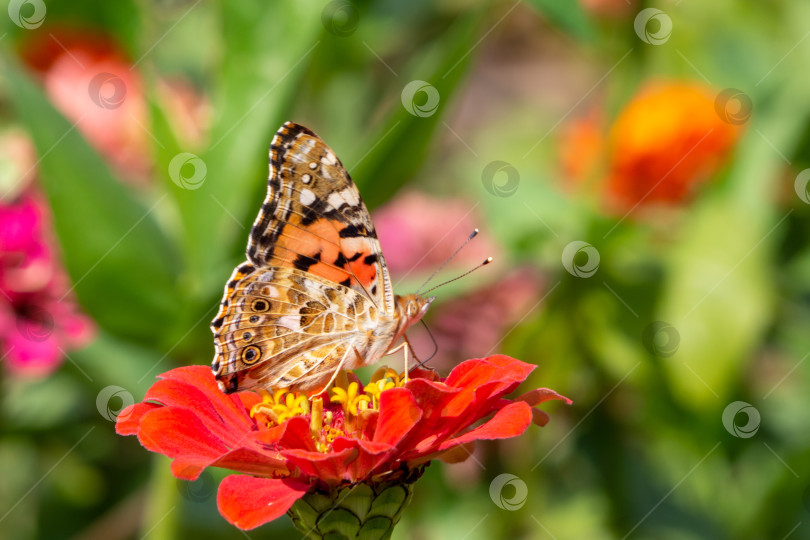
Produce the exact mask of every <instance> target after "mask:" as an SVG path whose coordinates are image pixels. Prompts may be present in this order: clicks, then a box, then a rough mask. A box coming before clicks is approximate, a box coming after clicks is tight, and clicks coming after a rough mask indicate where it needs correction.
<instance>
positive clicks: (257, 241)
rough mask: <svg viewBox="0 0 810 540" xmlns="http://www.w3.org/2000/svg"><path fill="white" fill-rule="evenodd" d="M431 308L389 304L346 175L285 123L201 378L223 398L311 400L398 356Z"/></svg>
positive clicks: (377, 255) (421, 303)
mask: <svg viewBox="0 0 810 540" xmlns="http://www.w3.org/2000/svg"><path fill="white" fill-rule="evenodd" d="M432 300H433V299H432V298H424V297H422V296H420V295H418V294H413V295H408V296H398V295H395V294H394V291H393V288H392V286H391V279H390V277H389V275H388V269H387V268H386V266H385V259H384V258H383V254H382V251H381V249H380V242H379V240H377V234H376V232H375V231H374V225H373V224H372V222H371V216H370V215H369V212H368V210H367V209H366V206H365V204H363V200H362V199H361V198H360V193H359V192H358V190H357V187H356V186H355V185H354V183H353V182H352V179H351V177H350V176H349V173H348V172H347V171H346V169H345V168H344V167H343V165H342V164H341V163H340V160H338V158H337V156H335V153H334V152H333V151H332V150H331V149H330V148H329V147H328V146H326V144H325V143H324V142H323V141H322V140H321V139H320V138H319V137H318V136H317V135H315V134H314V133H313V132H312V131H310V130H309V129H307V128H305V127H303V126H299V125H297V124H294V123H292V122H287V123H285V124H284V125H283V126H282V127H281V129H280V130H279V131H278V133H276V135H275V137H274V138H273V142H272V144H271V145H270V178H269V179H268V189H267V199H265V201H264V204H262V208H261V211H260V212H259V217H258V218H257V219H256V222H255V223H254V224H253V229H252V230H251V231H250V238H249V240H248V246H247V261H246V262H244V263H242V264H240V265H239V266H238V267H236V269H235V270H234V272H233V275H231V279H230V280H228V283H227V285H226V286H225V295H224V297H223V299H222V305H221V307H220V309H219V313H217V316H216V318H215V319H214V321H213V322H212V323H211V330H212V331H213V332H214V347H215V349H216V354H215V357H214V361H213V362H212V364H211V368H212V370H213V372H214V375H215V376H216V379H217V381H218V384H219V387H220V389H221V390H222V391H223V392H225V393H231V392H236V391H240V390H248V389H270V390H272V389H277V388H290V389H291V390H294V391H301V392H307V393H309V394H315V393H318V392H320V391H321V390H323V389H324V388H326V387H327V386H328V385H329V384H331V382H332V381H333V380H334V377H335V376H336V375H337V373H338V371H339V370H341V369H344V370H349V369H355V368H357V367H359V366H365V365H369V364H374V363H376V362H377V361H379V360H380V358H382V357H383V356H385V355H386V354H389V353H391V352H393V351H394V350H396V349H398V348H399V347H397V348H396V349H394V348H392V346H393V345H394V343H395V342H397V341H398V340H399V338H401V337H404V333H405V330H407V329H408V327H409V326H411V325H412V324H414V323H415V322H417V321H418V320H419V319H421V318H422V316H423V315H424V314H425V312H426V311H427V308H428V306H429V305H430V302H431V301H432ZM403 346H407V340H406V341H405V342H404V343H403ZM406 354H407V349H406ZM406 361H407V356H406Z"/></svg>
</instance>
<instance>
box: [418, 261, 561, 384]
mask: <svg viewBox="0 0 810 540" xmlns="http://www.w3.org/2000/svg"><path fill="white" fill-rule="evenodd" d="M544 287H545V281H544V279H543V278H542V276H541V275H540V274H539V273H538V272H537V271H536V270H534V269H532V268H529V267H521V268H517V269H515V270H513V271H512V272H510V273H509V274H507V275H506V276H505V277H504V278H503V279H500V280H497V281H496V282H494V283H492V284H490V285H486V286H484V287H482V288H480V289H477V290H474V291H472V292H469V293H467V294H466V295H464V296H460V297H458V298H453V299H451V300H447V301H443V302H437V303H436V304H434V307H433V308H432V309H431V313H430V320H429V322H428V326H429V327H430V330H431V333H432V334H433V337H434V338H435V339H436V344H437V345H438V351H437V352H436V356H435V357H434V358H433V359H432V360H431V361H430V366H431V367H436V368H438V369H444V368H445V367H447V366H452V365H455V364H456V363H457V362H459V361H460V360H463V359H464V358H469V356H470V351H484V352H485V353H486V354H493V353H494V352H498V351H499V350H500V349H499V347H500V345H501V342H502V341H503V339H504V338H505V337H506V336H507V335H508V334H509V332H511V331H512V330H513V329H514V327H515V326H516V325H517V324H519V323H520V322H521V321H522V320H523V319H524V317H526V315H528V314H529V313H530V312H531V311H532V310H533V308H534V307H535V305H536V303H537V301H538V300H539V299H540V297H541V296H542V292H543V289H544ZM410 339H411V341H412V343H413V345H414V348H415V350H416V351H418V352H419V353H420V354H422V355H424V354H430V352H432V351H433V343H432V342H431V340H430V338H429V337H428V336H427V334H425V333H421V332H420V333H416V332H414V336H413V337H411V338H410Z"/></svg>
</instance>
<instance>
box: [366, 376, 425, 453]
mask: <svg viewBox="0 0 810 540" xmlns="http://www.w3.org/2000/svg"><path fill="white" fill-rule="evenodd" d="M421 419H422V410H421V409H420V408H419V406H418V405H417V404H416V400H415V399H414V397H413V394H411V391H410V390H406V389H405V388H391V389H390V390H386V391H385V392H383V393H381V394H380V414H379V416H378V417H377V429H376V431H375V432H374V439H373V440H374V442H378V443H386V444H391V445H396V444H399V442H400V441H401V440H402V439H403V437H405V436H406V435H407V434H408V433H409V432H410V431H411V429H413V427H414V425H416V423H417V422H419V420H421Z"/></svg>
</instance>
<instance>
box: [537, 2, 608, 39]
mask: <svg viewBox="0 0 810 540" xmlns="http://www.w3.org/2000/svg"><path fill="white" fill-rule="evenodd" d="M530 4H532V5H533V6H534V7H535V8H536V9H537V10H538V11H540V12H542V13H543V14H544V15H545V16H546V17H548V18H549V20H550V21H551V22H552V23H554V24H555V25H557V26H559V27H560V28H561V29H563V30H564V31H566V32H568V33H569V34H571V35H572V36H574V37H575V38H577V39H581V40H583V41H593V40H594V39H595V37H596V35H595V34H596V30H595V28H594V26H593V22H592V21H591V19H590V18H588V15H587V14H586V13H585V10H583V9H582V4H581V3H580V2H579V1H578V0H568V1H559V0H530Z"/></svg>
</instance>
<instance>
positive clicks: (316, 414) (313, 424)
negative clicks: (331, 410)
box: [309, 397, 323, 437]
mask: <svg viewBox="0 0 810 540" xmlns="http://www.w3.org/2000/svg"><path fill="white" fill-rule="evenodd" d="M321 428H323V398H320V397H316V398H315V399H313V400H312V417H311V420H310V423H309V430H310V432H311V433H312V436H313V437H317V435H318V433H320V431H321Z"/></svg>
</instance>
